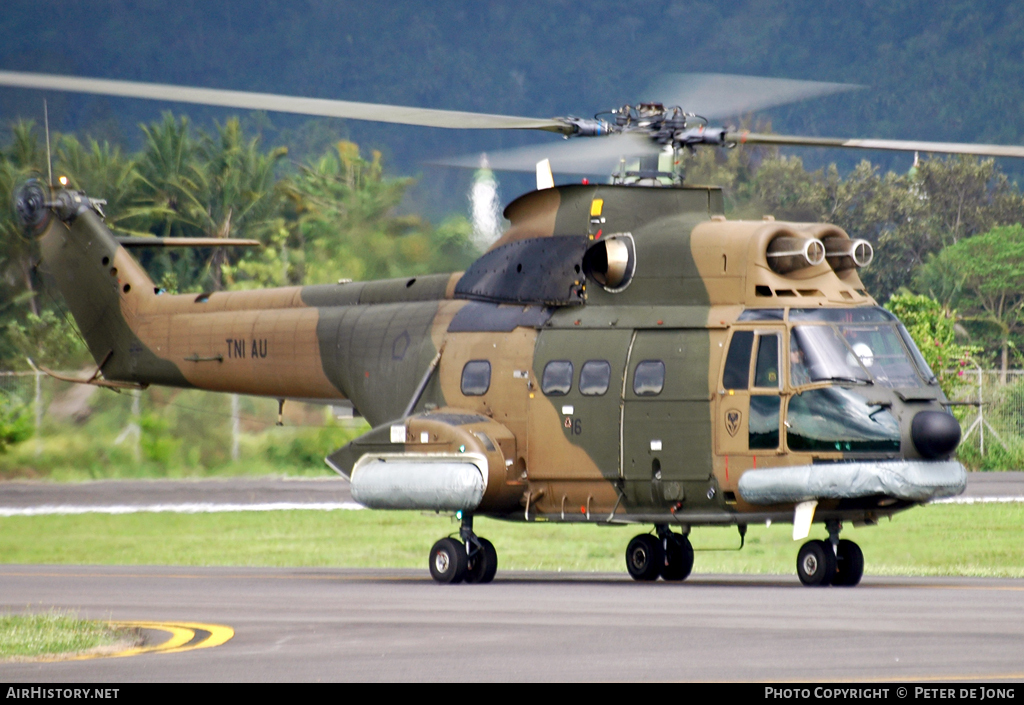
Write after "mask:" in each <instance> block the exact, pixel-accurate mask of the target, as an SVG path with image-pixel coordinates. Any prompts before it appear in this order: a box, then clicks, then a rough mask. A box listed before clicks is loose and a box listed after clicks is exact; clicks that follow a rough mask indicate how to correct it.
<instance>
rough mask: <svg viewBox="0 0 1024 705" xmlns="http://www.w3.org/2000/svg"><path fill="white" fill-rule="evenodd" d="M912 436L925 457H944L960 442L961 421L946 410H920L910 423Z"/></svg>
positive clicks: (915, 445) (915, 444) (918, 450)
mask: <svg viewBox="0 0 1024 705" xmlns="http://www.w3.org/2000/svg"><path fill="white" fill-rule="evenodd" d="M910 437H911V439H912V440H913V441H914V447H915V448H917V452H918V453H920V454H921V455H922V456H923V457H925V458H928V459H934V458H943V457H946V456H948V455H949V454H950V453H952V452H953V451H954V450H955V449H956V447H957V446H958V445H959V444H960V423H959V422H958V421H957V420H956V419H955V418H953V417H952V416H951V415H950V414H947V413H946V412H944V411H919V412H918V413H917V414H916V415H915V416H914V420H913V422H911V424H910Z"/></svg>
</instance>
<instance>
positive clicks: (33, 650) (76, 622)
mask: <svg viewBox="0 0 1024 705" xmlns="http://www.w3.org/2000/svg"><path fill="white" fill-rule="evenodd" d="M136 642H137V638H136V635H135V633H134V631H132V630H131V629H125V628H120V627H112V626H110V625H109V624H107V623H106V622H96V621H93V620H87V619H79V618H78V615H77V614H76V613H74V612H67V611H64V610H50V611H48V612H43V613H41V614H4V615H0V659H7V660H22V659H31V658H36V657H40V656H55V655H70V654H80V653H83V652H92V651H95V650H107V649H109V650H110V651H118V650H122V649H126V648H129V647H131V646H133V645H134V644H135V643H136Z"/></svg>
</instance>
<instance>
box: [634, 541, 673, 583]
mask: <svg viewBox="0 0 1024 705" xmlns="http://www.w3.org/2000/svg"><path fill="white" fill-rule="evenodd" d="M664 564H665V554H664V553H663V552H662V548H661V541H660V540H659V539H658V538H657V537H656V536H652V535H650V534H640V535H639V536H634V537H633V540H632V541H630V542H629V545H628V546H626V570H628V571H629V574H630V575H631V576H633V580H657V579H658V576H659V575H660V574H661V569H662V567H663V566H664Z"/></svg>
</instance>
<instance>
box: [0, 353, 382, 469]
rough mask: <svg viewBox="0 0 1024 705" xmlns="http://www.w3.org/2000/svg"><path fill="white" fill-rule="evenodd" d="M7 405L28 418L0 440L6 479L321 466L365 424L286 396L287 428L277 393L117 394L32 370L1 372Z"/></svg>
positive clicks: (2, 402) (348, 413)
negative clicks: (18, 433) (21, 434)
mask: <svg viewBox="0 0 1024 705" xmlns="http://www.w3.org/2000/svg"><path fill="white" fill-rule="evenodd" d="M68 374H71V375H74V376H79V377H82V376H88V373H86V372H81V371H80V372H77V373H76V372H71V373H68ZM3 408H6V409H8V410H11V409H13V410H15V411H16V412H17V413H18V414H19V415H20V417H21V420H22V423H24V422H25V421H29V422H30V423H31V428H30V437H29V438H28V439H27V440H25V441H23V442H21V443H19V444H17V445H8V447H7V451H6V452H2V451H3V448H2V446H0V475H3V476H24V475H25V474H26V472H28V473H29V476H35V475H33V474H32V473H34V472H37V473H38V474H39V475H41V476H46V475H51V474H52V473H53V471H54V470H55V469H59V468H61V467H73V466H79V467H84V466H88V467H90V468H91V469H90V470H89V472H91V473H92V474H95V475H98V476H105V473H106V472H107V470H108V469H109V467H108V468H105V467H104V466H105V465H107V466H113V465H118V464H119V465H120V466H122V467H125V468H127V467H130V466H132V465H139V464H142V465H146V464H148V466H149V468H150V469H149V472H150V473H159V472H161V471H162V470H161V469H164V470H166V471H167V472H178V471H181V469H182V468H191V467H206V468H213V467H218V466H223V465H224V464H226V463H237V462H239V461H240V462H242V463H246V462H248V461H250V460H251V461H253V462H255V463H261V464H262V466H264V467H266V468H268V471H270V472H274V471H275V469H276V468H281V469H282V470H285V469H287V468H288V467H292V466H300V465H301V466H302V467H306V468H307V469H315V470H323V469H324V465H323V456H324V455H326V454H327V453H328V452H330V451H333V450H334V449H335V448H336V447H338V446H340V445H343V444H344V443H345V442H347V440H348V439H349V437H354V436H355V435H359V433H362V432H363V431H364V430H365V429H364V428H363V427H364V426H365V421H363V420H362V419H361V418H353V417H352V408H351V406H347V405H338V406H326V405H319V404H306V403H299V402H291V401H289V402H287V403H286V404H285V407H284V415H283V425H284V426H285V428H278V420H279V419H278V400H276V399H267V398H262V397H249V396H242V395H233V394H219V393H214V392H203V391H198V390H183V389H172V388H166V387H151V388H150V389H148V390H146V391H142V392H139V391H133V390H126V391H120V392H117V391H113V390H110V389H104V388H100V387H97V386H93V385H85V384H74V383H71V382H65V381H62V380H58V379H55V378H53V377H50V376H49V375H47V374H45V373H36V372H7V371H0V411H2V410H3ZM2 425H3V416H2V415H0V426H2ZM26 468H27V469H28V470H27V471H26ZM324 471H325V470H324Z"/></svg>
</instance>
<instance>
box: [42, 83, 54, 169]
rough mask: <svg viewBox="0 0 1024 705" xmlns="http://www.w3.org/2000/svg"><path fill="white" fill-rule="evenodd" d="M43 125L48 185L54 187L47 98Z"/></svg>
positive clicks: (44, 101) (44, 106) (44, 99)
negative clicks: (44, 128) (44, 127)
mask: <svg viewBox="0 0 1024 705" xmlns="http://www.w3.org/2000/svg"><path fill="white" fill-rule="evenodd" d="M43 125H45V126H46V176H47V182H46V185H47V186H49V187H50V188H53V163H52V160H51V159H50V113H49V111H48V110H47V108H46V98H43Z"/></svg>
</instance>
